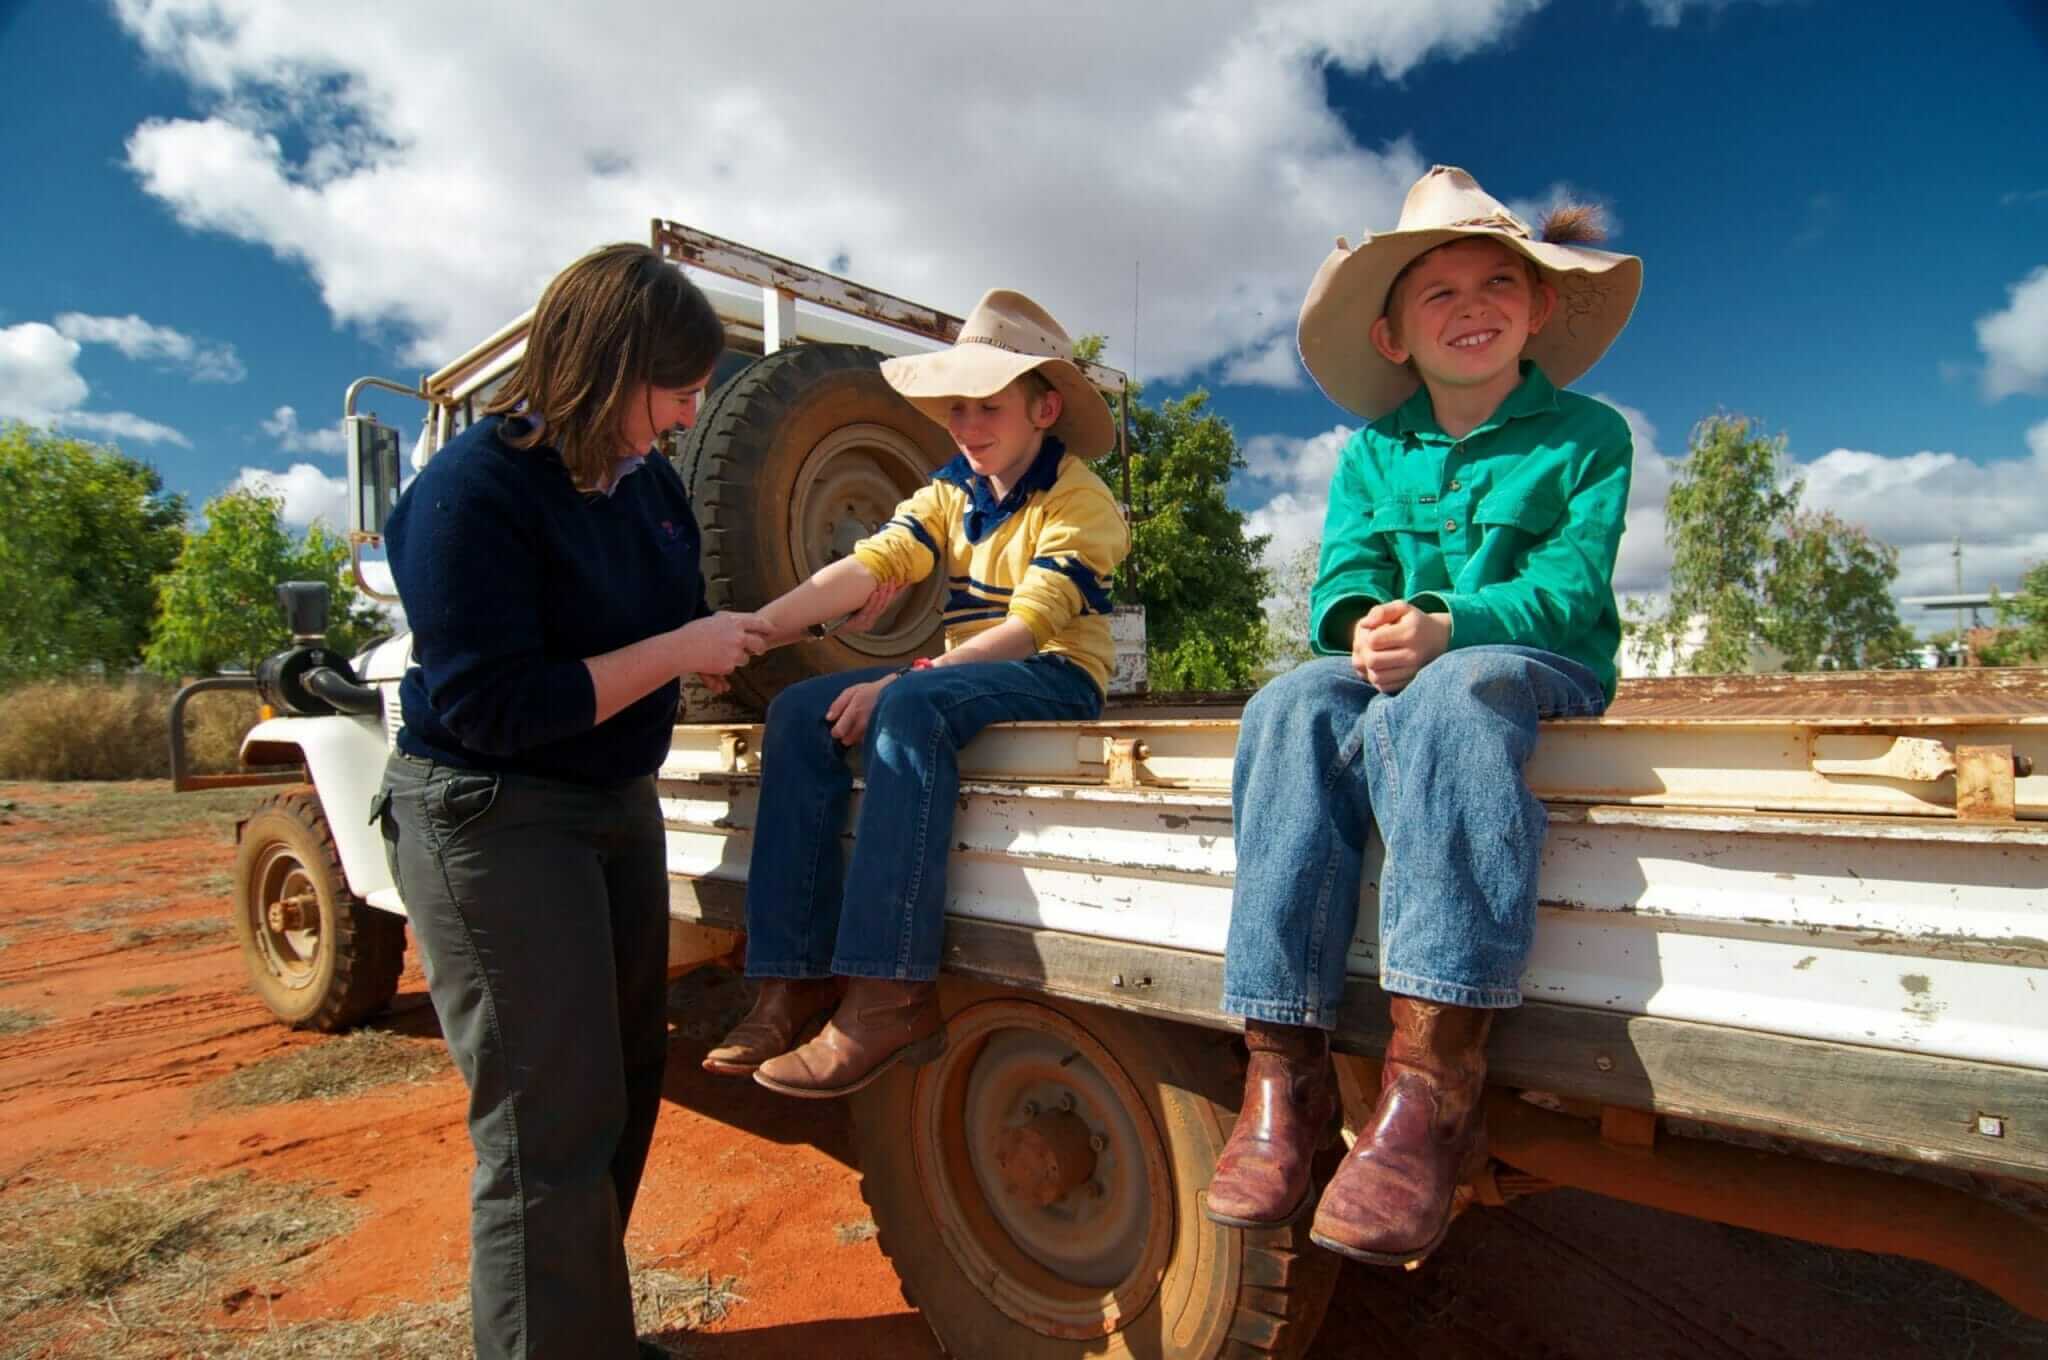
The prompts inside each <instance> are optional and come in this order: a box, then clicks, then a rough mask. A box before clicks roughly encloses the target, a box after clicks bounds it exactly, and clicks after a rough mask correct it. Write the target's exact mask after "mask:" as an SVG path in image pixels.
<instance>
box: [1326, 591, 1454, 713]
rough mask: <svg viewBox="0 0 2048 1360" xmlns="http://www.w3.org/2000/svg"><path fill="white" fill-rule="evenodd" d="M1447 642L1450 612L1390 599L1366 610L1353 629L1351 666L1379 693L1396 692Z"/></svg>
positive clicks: (1441, 653) (1447, 646)
mask: <svg viewBox="0 0 2048 1360" xmlns="http://www.w3.org/2000/svg"><path fill="white" fill-rule="evenodd" d="M1450 645H1451V624H1450V616H1449V615H1447V614H1430V613H1425V612H1424V611H1422V610H1420V609H1418V608H1416V607H1415V606H1414V605H1412V604H1410V603H1408V601H1406V600H1389V601H1387V602H1386V603H1385V604H1376V605H1374V606H1373V607H1372V608H1371V609H1368V610H1367V611H1366V612H1365V617H1364V618H1362V619H1360V620H1359V621H1358V626H1357V627H1355V628H1354V629H1352V631H1351V669H1353V670H1355V671H1357V672H1358V676H1359V678H1360V679H1361V680H1364V681H1365V682H1366V683H1367V684H1369V685H1371V686H1372V687H1373V688H1374V689H1377V690H1378V691H1379V692H1380V693H1382V694H1398V693H1400V692H1401V690H1402V689H1404V688H1405V687H1406V686H1407V684H1408V682H1409V681H1410V680H1413V679H1414V678H1415V673H1416V672H1417V671H1419V670H1421V669H1422V668H1423V667H1424V666H1427V665H1428V664H1429V663H1430V662H1432V661H1434V660H1436V659H1437V658H1438V657H1440V656H1442V655H1443V654H1444V652H1445V651H1446V650H1447V649H1448V648H1449V647H1450Z"/></svg>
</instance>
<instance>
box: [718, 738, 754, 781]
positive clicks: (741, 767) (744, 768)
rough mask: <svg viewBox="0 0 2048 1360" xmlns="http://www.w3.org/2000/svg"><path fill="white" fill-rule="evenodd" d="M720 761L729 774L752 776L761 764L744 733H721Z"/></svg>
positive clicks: (719, 740) (719, 744) (719, 743)
mask: <svg viewBox="0 0 2048 1360" xmlns="http://www.w3.org/2000/svg"><path fill="white" fill-rule="evenodd" d="M718 759H719V764H720V767H721V768H723V769H724V770H725V772H726V773H727V774H752V773H753V772H754V769H755V767H756V766H757V765H758V764H759V761H758V760H756V759H755V756H754V752H753V749H752V746H751V743H749V742H748V740H747V734H746V733H744V732H721V733H719V735H718Z"/></svg>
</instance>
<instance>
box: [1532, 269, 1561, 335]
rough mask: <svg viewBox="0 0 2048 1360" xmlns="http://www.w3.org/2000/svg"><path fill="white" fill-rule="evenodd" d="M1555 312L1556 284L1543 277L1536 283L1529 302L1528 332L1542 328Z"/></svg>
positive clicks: (1535, 331) (1534, 331) (1534, 332)
mask: <svg viewBox="0 0 2048 1360" xmlns="http://www.w3.org/2000/svg"><path fill="white" fill-rule="evenodd" d="M1556 313H1557V285H1556V284H1554V283H1552V282H1551V281H1550V280H1549V279H1544V280H1543V281H1542V282H1540V283H1538V284H1537V285H1536V296H1535V297H1534V298H1532V299H1530V302H1529V334H1531V335H1534V334H1536V333H1537V332H1538V331H1540V330H1542V329H1543V327H1544V326H1545V325H1547V324H1548V323H1549V321H1550V318H1551V317H1552V316H1554V315H1556Z"/></svg>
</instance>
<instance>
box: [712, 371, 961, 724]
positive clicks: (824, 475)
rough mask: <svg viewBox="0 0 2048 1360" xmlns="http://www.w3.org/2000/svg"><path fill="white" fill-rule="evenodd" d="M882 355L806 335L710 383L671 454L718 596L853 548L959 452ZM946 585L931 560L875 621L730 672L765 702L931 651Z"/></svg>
mask: <svg viewBox="0 0 2048 1360" xmlns="http://www.w3.org/2000/svg"><path fill="white" fill-rule="evenodd" d="M881 360H882V356H881V355H880V354H878V353H877V352H875V351H874V350H871V349H866V348H864V347H862V346H858V345H797V346H794V347H792V348H790V349H785V350H780V351H777V352H776V353H774V354H771V355H769V356H768V357H767V358H765V359H761V360H759V361H758V362H756V363H754V364H751V365H749V366H748V367H747V368H745V369H743V370H741V371H740V372H739V373H738V374H736V375H734V376H733V378H732V379H731V380H730V381H728V382H727V383H726V384H725V386H723V387H721V388H720V389H719V390H718V391H717V392H716V393H715V394H714V395H713V396H712V398H711V400H710V402H709V403H708V404H707V405H706V407H705V409H704V413H703V415H701V416H700V417H699V418H698V420H697V424H696V425H695V426H694V427H693V428H692V429H691V430H690V434H689V437H688V438H687V439H686V440H684V442H683V447H682V450H681V452H680V453H679V454H678V456H677V459H676V461H677V463H678V465H679V467H678V470H679V471H680V472H681V473H682V474H683V480H684V481H685V482H686V483H687V484H688V485H689V488H690V497H691V500H692V502H693V503H694V506H695V508H696V512H697V518H698V521H699V524H700V527H701V528H702V529H703V531H704V556H703V565H704V578H705V589H706V594H707V596H708V597H709V599H710V602H711V607H712V608H714V609H758V608H760V607H761V606H762V605H764V604H766V603H768V601H770V600H772V599H774V598H775V597H776V596H778V595H780V594H782V593H783V592H784V591H786V590H788V589H789V588H790V587H792V586H794V585H796V584H797V583H798V582H799V581H802V580H803V579H804V578H806V577H808V576H809V575H810V574H811V573H812V572H814V571H816V570H817V569H818V568H820V567H822V566H825V565H826V564H827V563H830V562H835V561H837V560H839V559H840V558H842V557H845V556H846V555H847V554H848V553H850V552H851V551H852V550H853V545H854V544H855V543H857V542H859V541H860V540H861V539H863V538H866V537H867V536H868V535H869V534H871V533H873V532H874V531H875V530H876V529H878V528H880V527H881V526H882V524H883V523H885V522H886V521H887V520H888V518H889V516H890V514H891V513H892V512H893V511H894V510H895V508H896V506H897V504H898V502H900V501H902V500H903V499H904V498H905V497H907V496H909V495H910V494H911V493H912V492H913V491H915V490H917V489H918V488H919V487H920V486H923V485H924V484H925V483H926V482H928V481H930V480H931V475H932V473H933V472H934V471H935V470H937V469H938V467H939V466H940V465H941V464H943V463H944V462H945V461H946V460H947V459H949V458H951V457H952V456H953V453H954V449H953V443H952V440H951V439H949V438H948V437H947V436H946V433H945V431H943V430H941V429H940V428H939V427H938V426H937V425H934V424H933V423H932V422H931V421H929V420H927V419H925V418H924V417H923V416H921V415H919V414H918V413H917V411H916V409H915V408H913V407H912V406H911V405H910V404H909V403H908V402H906V401H904V400H903V399H902V398H901V397H899V396H897V395H896V393H895V392H894V391H893V390H891V389H890V387H889V385H888V384H887V383H885V382H883V381H882V374H881V369H880V364H881ZM944 589H945V573H944V572H942V571H935V572H933V573H932V574H931V575H929V576H927V577H926V578H925V579H924V580H923V581H921V582H919V583H918V584H917V585H915V586H913V587H911V588H910V589H909V590H906V591H904V592H903V594H901V595H900V596H898V597H897V599H896V603H895V604H893V605H892V606H890V608H889V611H888V612H887V613H886V614H884V615H883V616H882V617H881V618H880V619H878V620H876V622H875V626H874V628H873V629H871V630H870V631H868V632H865V633H856V634H850V635H849V634H838V635H835V636H832V637H828V638H823V639H820V640H818V641H806V642H800V643H797V644H795V645H794V646H790V647H782V648H778V649H777V650H775V651H773V652H770V653H769V654H768V655H767V656H764V657H762V658H760V659H759V660H757V661H755V662H753V663H752V664H750V665H748V666H745V667H743V668H742V669H740V670H739V671H737V672H735V673H734V674H733V677H732V680H733V688H734V690H735V691H736V692H737V693H738V694H739V695H740V697H741V698H743V699H745V700H748V701H750V702H752V703H755V704H761V705H765V704H766V703H767V702H768V701H769V700H770V699H772V698H774V697H775V695H776V694H778V693H780V692H781V690H782V689H783V687H784V686H786V685H790V684H793V683H794V682H796V681H798V680H804V679H808V678H810V677H811V676H814V675H829V674H834V673H836V672H839V671H844V670H851V669H854V668H856V667H860V666H901V665H906V664H908V663H909V662H910V661H912V660H915V659H916V658H917V657H920V656H929V655H931V654H932V653H934V652H936V651H937V650H938V646H939V636H940V629H939V606H940V603H941V601H942V596H943V592H944Z"/></svg>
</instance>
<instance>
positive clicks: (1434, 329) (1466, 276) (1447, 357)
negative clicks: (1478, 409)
mask: <svg viewBox="0 0 2048 1360" xmlns="http://www.w3.org/2000/svg"><path fill="white" fill-rule="evenodd" d="M1533 273H1534V271H1533V270H1532V269H1531V268H1530V267H1529V265H1528V264H1527V262H1526V261H1525V260H1524V259H1523V258H1522V257H1521V256H1520V255H1518V254H1516V253H1515V252H1514V251H1513V250H1510V249H1509V248H1508V247H1506V246H1504V245H1501V244H1500V243H1499V242H1497V241H1489V240H1487V239H1485V238H1484V237H1471V238H1468V239H1465V240H1462V241H1453V242H1451V243H1450V244H1448V245H1443V246H1439V247H1437V248H1436V249H1435V250H1432V251H1430V252H1428V253H1427V254H1425V255H1423V256H1421V257H1420V258H1418V259H1417V260H1416V261H1415V263H1413V264H1412V265H1410V266H1409V267H1408V270H1407V272H1406V273H1404V274H1403V275H1401V277H1400V278H1398V279H1396V280H1395V282H1394V288H1393V292H1392V294H1391V295H1390V296H1389V297H1388V299H1387V313H1386V315H1385V316H1382V317H1380V318H1379V319H1378V320H1377V321H1375V322H1373V323H1372V343H1373V347H1374V348H1375V349H1377V350H1378V351H1379V352H1380V354H1381V355H1382V356H1384V357H1385V358H1386V359H1387V361H1388V362H1389V363H1396V364H1402V363H1407V362H1408V361H1409V360H1411V359H1412V360H1414V361H1415V367H1416V369H1417V371H1418V372H1420V373H1421V375H1422V381H1423V383H1424V385H1425V386H1427V387H1429V388H1430V389H1431V390H1432V391H1436V390H1437V389H1439V388H1445V387H1451V388H1462V389H1468V390H1470V391H1472V393H1473V394H1474V395H1477V394H1478V393H1479V392H1481V391H1487V392H1492V393H1493V395H1495V396H1498V397H1505V396H1506V395H1507V394H1508V393H1509V392H1511V391H1513V390H1514V388H1515V386H1516V384H1517V383H1519V382H1520V381H1521V369H1520V367H1519V361H1520V360H1521V357H1522V347H1523V346H1524V345H1526V344H1527V343H1528V342H1529V337H1530V336H1532V335H1534V334H1536V333H1537V332H1538V331H1540V330H1542V329H1543V327H1544V324H1545V323H1546V322H1548V321H1549V320H1550V315H1551V312H1552V310H1553V309H1554V308H1555V307H1556V305H1557V290H1556V289H1555V288H1553V287H1552V286H1551V285H1550V284H1549V283H1547V282H1546V283H1540V284H1539V283H1537V282H1536V281H1535V280H1534V278H1533V277H1532V275H1533ZM1494 389H1498V390H1497V391H1494Z"/></svg>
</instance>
